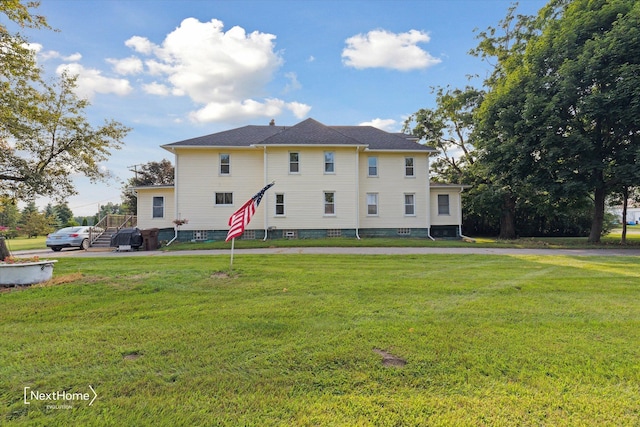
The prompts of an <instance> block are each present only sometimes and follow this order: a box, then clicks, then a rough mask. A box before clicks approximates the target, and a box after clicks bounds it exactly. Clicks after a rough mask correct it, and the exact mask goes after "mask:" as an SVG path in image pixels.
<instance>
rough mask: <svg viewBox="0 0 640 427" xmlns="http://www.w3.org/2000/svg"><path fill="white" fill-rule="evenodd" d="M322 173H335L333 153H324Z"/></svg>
mask: <svg viewBox="0 0 640 427" xmlns="http://www.w3.org/2000/svg"><path fill="white" fill-rule="evenodd" d="M324 173H336V165H335V153H334V152H333V151H325V152H324Z"/></svg>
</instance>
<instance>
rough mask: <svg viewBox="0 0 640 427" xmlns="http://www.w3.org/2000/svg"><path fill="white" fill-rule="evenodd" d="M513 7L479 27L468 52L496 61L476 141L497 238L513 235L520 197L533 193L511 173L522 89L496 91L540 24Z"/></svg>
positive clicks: (479, 114)
mask: <svg viewBox="0 0 640 427" xmlns="http://www.w3.org/2000/svg"><path fill="white" fill-rule="evenodd" d="M516 8H517V6H515V5H514V6H512V7H510V8H509V9H508V11H507V15H506V17H505V18H504V19H502V20H501V21H500V23H499V26H498V28H492V27H490V28H489V29H487V30H486V31H483V32H480V33H479V35H478V39H479V40H480V42H479V44H478V46H477V47H476V48H475V49H473V50H471V52H470V53H471V54H472V55H474V56H478V57H481V58H482V59H484V60H485V61H487V62H489V63H491V61H495V63H494V64H493V71H492V73H491V74H490V75H489V76H488V77H487V78H486V79H485V85H486V86H487V88H488V89H487V95H486V97H485V99H484V100H483V102H482V103H481V105H480V106H479V108H478V109H477V110H476V120H477V123H476V125H477V126H476V140H477V141H478V142H477V146H478V149H479V154H478V155H479V160H480V162H481V163H482V169H483V171H484V175H485V177H486V181H487V182H488V183H491V185H490V187H491V191H492V193H493V196H494V197H493V200H494V201H495V203H496V204H497V205H498V206H499V208H498V210H499V222H500V227H499V230H500V231H499V238H501V239H515V238H516V237H517V231H516V218H517V215H516V209H517V207H518V204H519V201H522V200H526V198H527V194H528V193H531V192H532V191H533V192H535V189H534V188H533V187H532V186H531V184H530V183H527V182H526V180H523V179H520V177H519V176H517V175H516V174H514V173H513V167H514V163H517V162H518V161H519V159H518V153H517V144H518V138H519V135H518V134H517V129H518V127H517V124H518V123H519V122H520V117H521V110H520V108H519V107H520V105H521V104H520V103H518V102H516V101H517V97H518V96H522V95H523V93H515V91H514V93H508V94H506V93H505V91H504V90H501V88H502V87H504V86H508V85H509V84H510V83H511V82H512V81H513V73H514V69H517V67H518V64H519V63H520V61H521V58H522V57H523V55H524V53H525V51H526V48H527V46H528V44H529V43H530V41H531V40H532V39H535V37H536V36H537V34H538V28H539V26H540V22H539V21H536V20H535V19H534V17H532V16H527V15H517V14H516V13H515V12H516ZM509 98H511V99H509Z"/></svg>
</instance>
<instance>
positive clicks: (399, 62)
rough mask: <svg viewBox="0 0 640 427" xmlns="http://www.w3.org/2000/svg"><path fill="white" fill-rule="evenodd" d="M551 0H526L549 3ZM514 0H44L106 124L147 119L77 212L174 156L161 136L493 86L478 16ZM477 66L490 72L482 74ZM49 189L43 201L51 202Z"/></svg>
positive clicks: (51, 64)
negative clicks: (438, 90) (138, 168)
mask: <svg viewBox="0 0 640 427" xmlns="http://www.w3.org/2000/svg"><path fill="white" fill-rule="evenodd" d="M545 3H546V2H545V1H540V0H523V1H521V2H520V6H519V8H518V11H519V12H520V13H524V14H535V13H536V12H537V11H538V10H539V9H540V8H541V7H542V6H544V4H545ZM510 5H511V2H510V1H503V0H396V1H382V0H370V1H350V0H318V1H303V0H298V1H294V0H286V1H266V0H265V1H260V0H256V1H232V0H226V1H217V0H153V1H152V0H93V1H89V0H86V1H85V0H42V1H41V6H40V8H39V9H38V12H39V13H41V14H43V15H45V16H46V17H47V19H48V21H49V24H50V25H51V26H52V27H54V28H56V29H58V30H59V32H54V31H48V30H38V31H30V32H28V33H26V34H27V36H28V39H29V41H30V42H31V43H32V44H33V46H34V48H35V49H37V51H38V58H39V63H40V64H41V65H42V66H43V68H44V69H45V70H46V72H47V73H49V74H51V75H54V74H55V73H60V72H61V71H62V70H64V69H66V70H69V71H71V72H72V73H76V74H78V75H79V89H78V90H79V95H81V96H83V97H87V98H89V99H90V101H91V104H92V105H91V107H89V109H88V110H87V114H88V117H89V119H90V121H91V122H92V123H93V124H94V125H99V124H101V123H102V122H103V120H104V119H105V118H109V119H114V120H116V121H119V122H121V123H123V124H125V125H127V126H129V127H131V128H133V130H132V131H131V133H130V134H129V135H128V136H127V138H126V140H125V147H124V148H123V149H122V150H119V151H114V152H113V154H112V157H111V159H110V161H109V162H107V163H105V164H104V165H102V167H103V168H105V169H108V170H109V171H110V172H111V173H112V174H113V176H114V179H112V180H111V181H110V182H109V183H106V184H90V183H89V182H88V180H86V179H84V178H83V177H76V178H75V183H76V185H77V189H78V191H79V194H78V195H77V196H73V197H71V198H70V199H69V201H68V202H69V206H70V208H71V209H72V210H73V212H74V214H76V215H93V214H94V213H95V212H96V211H97V208H98V205H99V204H106V203H108V202H113V203H120V194H121V191H122V190H121V187H122V185H121V183H122V182H123V181H126V180H127V179H128V178H130V177H131V176H132V172H130V171H129V166H132V165H135V164H142V163H146V162H149V161H159V160H161V159H163V158H167V159H169V160H171V161H173V158H172V155H171V154H170V153H169V152H167V151H165V150H163V149H161V148H160V145H163V144H167V143H171V142H175V141H180V140H183V139H187V138H192V137H196V136H201V135H206V134H209V133H214V132H219V131H222V130H227V129H231V128H235V127H240V126H244V125H248V124H264V125H266V124H268V123H269V121H270V120H271V119H275V121H276V124H281V125H293V124H295V123H298V122H299V121H301V120H304V119H305V118H308V117H312V118H314V119H316V120H318V121H320V122H322V123H324V124H327V125H359V124H372V125H374V126H377V127H380V128H382V129H384V130H388V131H399V130H400V129H401V127H402V124H403V121H404V120H405V118H406V117H407V116H408V115H410V114H412V113H414V112H416V111H417V110H419V109H420V108H430V107H433V106H434V95H433V94H432V93H431V87H434V86H451V87H464V86H465V85H468V84H472V85H475V86H480V82H481V78H482V77H484V76H485V75H486V73H487V72H488V71H489V67H488V65H486V64H485V63H483V62H481V61H480V60H479V59H477V58H474V57H472V56H470V55H469V54H468V51H469V50H470V49H471V48H473V47H475V46H476V44H477V40H476V33H474V29H480V30H484V29H486V28H487V27H488V26H497V24H498V21H499V20H500V19H502V18H503V17H504V16H505V14H506V12H507V9H508V7H509V6H510ZM468 75H479V76H480V79H477V78H476V79H475V80H472V81H469V80H468V78H467V76H468ZM46 202H47V201H46V200H40V201H39V203H38V204H39V205H41V206H42V205H43V204H45V203H46Z"/></svg>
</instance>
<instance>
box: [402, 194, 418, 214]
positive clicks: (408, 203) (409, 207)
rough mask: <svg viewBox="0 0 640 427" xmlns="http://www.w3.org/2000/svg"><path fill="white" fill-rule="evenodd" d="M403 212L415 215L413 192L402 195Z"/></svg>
mask: <svg viewBox="0 0 640 427" xmlns="http://www.w3.org/2000/svg"><path fill="white" fill-rule="evenodd" d="M404 214H405V215H407V216H415V214H416V196H415V194H405V195H404Z"/></svg>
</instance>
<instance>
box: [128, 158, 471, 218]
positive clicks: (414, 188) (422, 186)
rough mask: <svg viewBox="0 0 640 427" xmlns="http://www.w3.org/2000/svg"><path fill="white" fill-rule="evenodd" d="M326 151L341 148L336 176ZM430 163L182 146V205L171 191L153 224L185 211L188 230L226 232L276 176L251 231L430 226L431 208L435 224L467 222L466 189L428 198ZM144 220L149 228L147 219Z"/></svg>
mask: <svg viewBox="0 0 640 427" xmlns="http://www.w3.org/2000/svg"><path fill="white" fill-rule="evenodd" d="M326 151H331V152H333V153H334V160H335V171H334V173H325V172H324V153H325V152H326ZM265 152H266V156H265ZM291 152H297V153H299V171H298V172H297V173H290V172H289V153H291ZM221 153H224V154H229V155H230V159H231V162H230V172H231V173H230V174H229V175H220V173H219V155H220V154H221ZM370 156H376V157H377V164H378V174H377V176H375V177H369V176H368V158H369V157H370ZM407 157H412V158H413V159H414V175H413V176H411V177H407V176H405V158H407ZM265 158H266V160H265ZM428 160H429V159H428V154H425V153H396V152H389V151H367V150H364V151H363V150H362V148H360V151H357V149H356V147H321V146H298V147H296V146H289V147H267V148H266V151H265V148H264V147H251V148H239V149H226V148H217V147H207V148H201V149H196V148H176V184H177V187H176V192H177V194H178V200H177V207H174V204H173V200H174V199H173V195H172V192H171V195H170V196H169V193H166V194H167V196H166V197H165V205H166V208H165V217H166V218H165V219H164V222H161V221H157V220H154V222H153V223H154V225H152V226H153V227H172V226H173V224H172V223H171V222H172V221H173V220H174V219H175V217H177V216H179V217H180V218H182V219H187V220H188V221H189V222H188V224H186V225H184V226H182V227H181V230H226V229H228V225H227V222H228V219H229V217H230V216H231V214H232V213H233V212H234V211H235V210H236V209H238V208H239V207H240V206H241V205H242V204H243V203H244V202H246V201H247V200H248V199H249V198H250V197H251V196H253V195H254V194H255V193H256V192H257V191H259V190H260V189H261V188H262V187H263V186H264V185H265V183H268V182H271V181H275V186H273V187H272V188H271V189H270V190H269V191H267V193H266V194H265V196H264V198H263V200H262V203H261V204H260V206H259V208H258V211H257V212H256V214H255V216H254V217H253V219H252V221H251V223H250V224H249V226H248V227H247V228H248V229H253V230H259V229H264V228H266V227H275V228H276V229H345V228H348V229H352V228H355V227H358V228H426V227H428V226H429V220H428V214H429V212H427V210H430V214H431V215H430V217H431V224H432V225H457V224H459V223H460V194H459V193H460V189H459V188H455V187H446V186H443V187H440V188H433V187H432V189H431V197H429V195H428V184H427V183H428V181H429V170H428V169H429V161H428ZM265 161H266V165H265ZM216 192H223V193H233V205H232V206H216V205H215V193H216ZM325 192H334V193H335V215H325V214H324V193H325ZM143 193H144V194H145V196H143V197H142V198H141V199H140V201H139V210H140V209H141V208H142V209H147V210H149V213H148V217H143V216H141V217H140V218H141V219H140V221H148V220H150V218H151V207H150V206H151V200H152V199H151V197H149V196H147V195H146V194H147V193H146V192H143ZM367 193H376V194H377V195H378V214H377V215H375V216H370V215H368V214H367ZM149 194H151V193H149ZM154 194H158V193H157V192H156V193H154ZM276 194H284V197H285V215H276V206H275V205H276V203H275V202H276V197H275V195H276ZM405 194H412V195H413V196H414V210H415V214H414V215H406V214H405V203H404V201H405V199H404V197H405ZM438 194H449V200H450V214H449V215H446V216H444V215H438V199H437V195H438ZM145 203H146V205H145ZM145 206H146V207H145ZM357 216H358V218H356V217H357ZM145 218H148V219H145ZM143 223H144V224H145V227H146V224H147V222H143ZM159 224H161V225H159Z"/></svg>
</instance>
